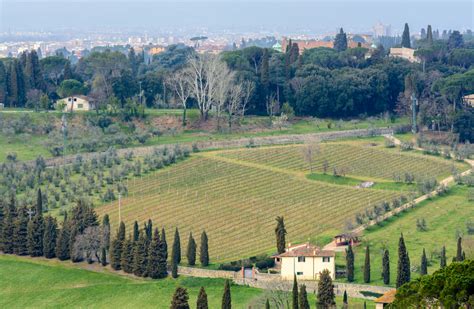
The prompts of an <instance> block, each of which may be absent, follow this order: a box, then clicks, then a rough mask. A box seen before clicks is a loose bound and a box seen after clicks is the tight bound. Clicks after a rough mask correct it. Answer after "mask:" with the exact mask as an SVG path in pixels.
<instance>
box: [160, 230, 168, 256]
mask: <svg viewBox="0 0 474 309" xmlns="http://www.w3.org/2000/svg"><path fill="white" fill-rule="evenodd" d="M161 246H162V247H163V254H164V257H165V259H166V260H167V261H168V242H167V241H166V233H165V229H164V228H162V229H161Z"/></svg>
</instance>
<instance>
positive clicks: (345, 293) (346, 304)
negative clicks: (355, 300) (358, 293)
mask: <svg viewBox="0 0 474 309" xmlns="http://www.w3.org/2000/svg"><path fill="white" fill-rule="evenodd" d="M342 304H343V305H344V308H348V305H349V303H348V301H347V292H346V290H344V295H343V296H342Z"/></svg>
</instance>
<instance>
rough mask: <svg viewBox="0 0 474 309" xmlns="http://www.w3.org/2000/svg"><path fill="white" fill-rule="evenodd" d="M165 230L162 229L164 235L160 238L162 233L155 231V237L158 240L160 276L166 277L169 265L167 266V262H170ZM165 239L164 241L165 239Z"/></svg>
mask: <svg viewBox="0 0 474 309" xmlns="http://www.w3.org/2000/svg"><path fill="white" fill-rule="evenodd" d="M163 232H164V230H162V235H161V238H160V235H159V234H158V230H156V231H155V238H156V241H157V242H158V244H159V246H158V270H157V271H158V278H166V277H167V276H168V267H167V262H168V248H167V245H166V239H165V238H164V237H163ZM163 240H164V241H163Z"/></svg>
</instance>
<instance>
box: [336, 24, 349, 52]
mask: <svg viewBox="0 0 474 309" xmlns="http://www.w3.org/2000/svg"><path fill="white" fill-rule="evenodd" d="M334 49H335V50H337V51H338V52H342V51H345V50H346V49H347V35H346V33H345V32H344V30H343V29H342V28H341V29H340V30H339V33H338V34H337V35H336V38H335V39H334Z"/></svg>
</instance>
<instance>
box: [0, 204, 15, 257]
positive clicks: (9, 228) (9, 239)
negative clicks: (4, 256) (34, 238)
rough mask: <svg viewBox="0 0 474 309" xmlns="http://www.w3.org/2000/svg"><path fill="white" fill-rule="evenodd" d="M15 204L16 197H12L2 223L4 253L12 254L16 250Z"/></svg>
mask: <svg viewBox="0 0 474 309" xmlns="http://www.w3.org/2000/svg"><path fill="white" fill-rule="evenodd" d="M15 204H16V201H15V196H14V195H12V197H11V199H10V203H9V204H8V206H7V208H6V211H5V216H4V218H3V223H2V231H1V232H2V235H1V248H2V251H3V253H9V254H11V253H13V251H14V248H15V246H14V242H13V235H14V234H15V221H16V216H17V213H16V205H15Z"/></svg>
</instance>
